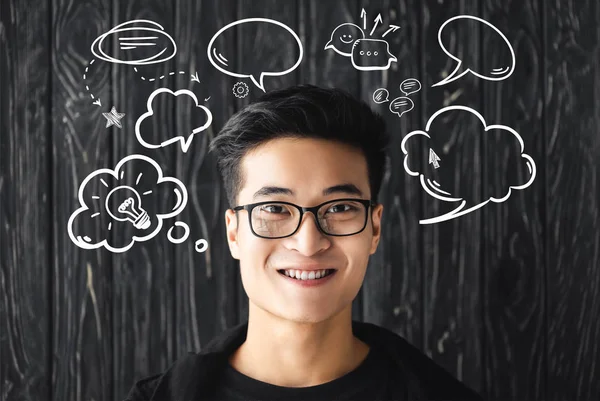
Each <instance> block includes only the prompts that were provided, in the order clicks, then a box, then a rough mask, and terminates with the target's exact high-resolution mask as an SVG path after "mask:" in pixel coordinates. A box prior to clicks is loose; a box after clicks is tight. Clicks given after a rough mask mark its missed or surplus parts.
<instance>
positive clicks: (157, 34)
mask: <svg viewBox="0 0 600 401" xmlns="http://www.w3.org/2000/svg"><path fill="white" fill-rule="evenodd" d="M113 42H115V43H118V46H116V49H113V46H112V43H113ZM91 50H92V53H93V54H94V56H96V57H97V58H99V59H100V60H104V61H108V62H109V63H118V64H128V65H147V64H155V63H161V62H163V61H167V60H169V59H171V58H172V57H173V56H175V54H176V53H177V45H176V44H175V41H174V40H173V38H172V37H171V36H170V35H169V34H167V33H166V32H165V31H164V29H163V27H162V26H161V25H159V24H157V23H156V22H154V21H150V20H144V19H138V20H133V21H128V22H124V23H122V24H119V25H117V26H115V27H114V28H112V29H111V30H110V31H108V32H106V33H104V34H102V35H100V36H98V37H97V38H96V40H94V42H93V43H92V47H91ZM113 50H114V51H115V53H114V54H112V55H111V54H109V53H110V52H111V51H113Z"/></svg>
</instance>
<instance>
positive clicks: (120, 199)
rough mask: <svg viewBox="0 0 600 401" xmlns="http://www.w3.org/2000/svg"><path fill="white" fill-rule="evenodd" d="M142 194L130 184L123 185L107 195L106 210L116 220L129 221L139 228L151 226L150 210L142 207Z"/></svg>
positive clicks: (143, 228)
mask: <svg viewBox="0 0 600 401" xmlns="http://www.w3.org/2000/svg"><path fill="white" fill-rule="evenodd" d="M111 201H112V202H111ZM141 204H142V200H141V198H140V194H139V193H138V192H137V191H136V190H135V189H133V188H132V187H130V186H128V185H121V186H118V187H116V188H114V189H113V190H112V191H110V192H109V194H108V196H107V197H106V203H105V206H106V211H107V212H108V214H109V215H110V217H112V218H113V219H115V220H119V221H129V222H130V223H131V224H133V226H134V227H135V228H137V229H138V230H145V229H146V228H148V227H150V224H151V221H150V216H149V215H148V212H146V211H145V210H144V209H142V207H141Z"/></svg>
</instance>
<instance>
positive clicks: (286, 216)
mask: <svg viewBox="0 0 600 401" xmlns="http://www.w3.org/2000/svg"><path fill="white" fill-rule="evenodd" d="M366 213H367V208H366V207H365V205H363V204H362V203H360V202H354V201H347V200H343V201H333V202H330V203H326V204H325V205H323V206H321V207H320V208H319V211H318V212H317V215H318V216H317V218H318V220H319V223H320V225H321V228H322V229H323V231H325V232H326V233H327V234H331V235H351V234H355V233H357V232H359V231H361V230H362V229H363V228H364V224H365V220H366V218H365V215H366ZM251 222H252V228H253V230H254V231H255V232H256V233H257V234H258V235H261V236H263V237H282V236H287V235H290V234H292V233H293V232H294V231H295V230H296V228H297V227H298V225H299V224H300V210H298V209H297V208H296V207H294V206H292V205H287V204H283V203H278V202H272V203H268V204H264V205H259V206H256V207H255V208H254V209H253V210H252V218H251Z"/></svg>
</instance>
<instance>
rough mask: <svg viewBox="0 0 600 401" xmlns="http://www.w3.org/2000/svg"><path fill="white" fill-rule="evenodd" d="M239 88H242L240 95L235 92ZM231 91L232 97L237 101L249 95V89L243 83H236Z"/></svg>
mask: <svg viewBox="0 0 600 401" xmlns="http://www.w3.org/2000/svg"><path fill="white" fill-rule="evenodd" d="M239 88H242V92H241V93H238V91H237V90H238V89H239ZM231 91H232V92H233V95H234V96H235V97H237V98H238V99H243V98H245V97H246V96H248V94H249V93H250V88H248V85H247V84H246V83H245V82H236V83H235V84H234V85H233V88H231Z"/></svg>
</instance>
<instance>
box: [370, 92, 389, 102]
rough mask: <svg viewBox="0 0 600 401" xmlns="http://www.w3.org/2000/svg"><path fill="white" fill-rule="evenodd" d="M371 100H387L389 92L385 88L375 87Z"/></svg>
mask: <svg viewBox="0 0 600 401" xmlns="http://www.w3.org/2000/svg"><path fill="white" fill-rule="evenodd" d="M373 101H374V102H375V103H377V104H381V103H385V102H389V101H390V92H388V90H387V89H385V88H379V89H375V92H373Z"/></svg>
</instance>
